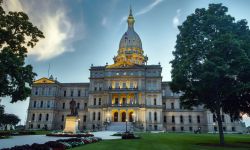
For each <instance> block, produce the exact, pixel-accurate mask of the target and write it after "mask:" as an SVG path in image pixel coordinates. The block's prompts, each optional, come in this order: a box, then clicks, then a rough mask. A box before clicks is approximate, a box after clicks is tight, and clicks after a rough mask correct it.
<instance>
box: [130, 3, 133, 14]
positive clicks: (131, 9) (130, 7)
mask: <svg viewBox="0 0 250 150" xmlns="http://www.w3.org/2000/svg"><path fill="white" fill-rule="evenodd" d="M129 16H133V14H132V6H131V4H130V6H129Z"/></svg>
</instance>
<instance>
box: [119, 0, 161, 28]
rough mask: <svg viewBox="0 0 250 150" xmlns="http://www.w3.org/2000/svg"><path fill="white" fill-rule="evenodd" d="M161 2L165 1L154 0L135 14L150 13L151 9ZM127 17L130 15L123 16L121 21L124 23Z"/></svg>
mask: <svg viewBox="0 0 250 150" xmlns="http://www.w3.org/2000/svg"><path fill="white" fill-rule="evenodd" d="M161 2H163V0H154V2H153V3H151V4H149V5H147V6H146V7H144V8H142V9H141V10H140V11H139V12H137V13H135V14H134V16H140V15H143V14H146V13H148V12H149V11H151V10H152V9H153V8H154V7H155V6H157V5H158V4H160V3H161ZM127 17H128V16H127V15H126V16H124V17H122V19H121V23H123V22H124V21H126V20H127Z"/></svg>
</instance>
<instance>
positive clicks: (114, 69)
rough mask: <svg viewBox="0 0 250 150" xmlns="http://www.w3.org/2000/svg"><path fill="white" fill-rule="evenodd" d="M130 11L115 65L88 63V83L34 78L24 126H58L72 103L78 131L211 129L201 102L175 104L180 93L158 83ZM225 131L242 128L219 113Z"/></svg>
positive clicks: (158, 76)
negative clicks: (188, 104)
mask: <svg viewBox="0 0 250 150" xmlns="http://www.w3.org/2000/svg"><path fill="white" fill-rule="evenodd" d="M134 23H135V19H134V17H133V15H132V10H131V9H130V13H129V16H128V19H127V24H128V29H127V31H126V32H125V33H124V34H123V36H122V38H121V40H120V43H119V49H118V53H117V55H116V56H115V57H114V58H113V59H114V63H113V64H111V65H108V64H106V65H104V66H93V65H92V66H91V67H90V77H89V82H88V83H61V82H60V81H57V80H55V79H53V77H52V76H51V77H50V78H45V77H44V78H41V79H38V80H36V81H34V83H33V85H32V95H31V97H30V102H29V107H28V114H27V122H26V128H28V129H49V130H63V129H64V127H65V118H66V116H67V115H68V114H70V101H71V100H72V99H73V100H74V101H75V102H76V107H77V110H78V116H79V124H78V125H79V129H80V130H95V131H96V130H120V129H123V127H124V126H125V124H126V123H127V124H128V126H129V130H141V131H155V130H164V131H169V132H172V131H173V132H194V131H197V130H200V131H202V132H215V131H217V130H218V126H217V123H216V120H215V117H214V116H213V114H212V113H211V112H209V111H208V110H206V109H204V108H203V107H202V106H198V107H194V108H193V109H192V110H187V109H184V108H183V107H182V106H181V105H180V101H179V96H180V95H179V94H176V93H173V92H172V91H171V89H170V87H169V82H164V81H162V74H161V73H162V67H161V65H160V64H156V65H150V64H147V61H148V57H147V56H146V55H145V54H144V51H143V47H142V41H141V39H140V37H139V35H138V34H137V33H136V31H135V29H134ZM222 121H223V130H224V131H225V132H242V131H243V129H244V125H243V123H242V122H241V121H233V120H232V119H231V118H230V117H229V116H228V115H222Z"/></svg>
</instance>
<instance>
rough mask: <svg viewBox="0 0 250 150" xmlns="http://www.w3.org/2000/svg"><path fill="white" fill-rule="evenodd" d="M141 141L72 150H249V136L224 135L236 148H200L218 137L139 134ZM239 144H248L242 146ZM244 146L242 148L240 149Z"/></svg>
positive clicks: (110, 142)
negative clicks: (202, 144)
mask: <svg viewBox="0 0 250 150" xmlns="http://www.w3.org/2000/svg"><path fill="white" fill-rule="evenodd" d="M139 135H140V136H141V139H135V140H105V141H101V142H98V143H94V144H88V145H83V146H81V147H76V148H73V149H72V150H99V149H101V150H112V149H115V150H138V149H139V150H140V149H141V150H222V149H237V150H249V149H250V135H233V134H227V135H225V141H226V143H227V144H231V145H232V146H236V147H234V148H229V147H212V146H201V145H199V143H216V144H217V143H218V142H219V140H218V135H217V134H216V135H212V134H190V133H157V134H156V133H155V134H154V133H141V134H139ZM240 142H248V143H247V144H242V143H240ZM242 146H244V147H242Z"/></svg>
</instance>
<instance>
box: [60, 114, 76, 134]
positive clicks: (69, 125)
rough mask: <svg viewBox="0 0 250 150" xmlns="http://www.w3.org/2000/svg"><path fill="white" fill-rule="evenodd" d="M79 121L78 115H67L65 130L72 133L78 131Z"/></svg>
mask: <svg viewBox="0 0 250 150" xmlns="http://www.w3.org/2000/svg"><path fill="white" fill-rule="evenodd" d="M78 121H79V117H78V116H70V115H68V116H67V117H66V121H65V128H64V130H63V132H71V133H76V132H78Z"/></svg>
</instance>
